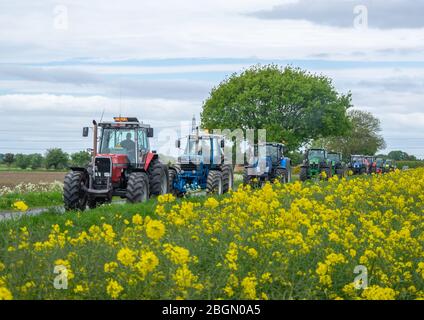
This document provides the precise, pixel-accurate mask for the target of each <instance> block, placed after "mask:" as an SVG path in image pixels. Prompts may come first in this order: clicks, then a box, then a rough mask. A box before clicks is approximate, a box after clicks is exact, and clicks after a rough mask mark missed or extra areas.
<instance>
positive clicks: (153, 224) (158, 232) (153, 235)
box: [146, 220, 165, 240]
mask: <svg viewBox="0 0 424 320" xmlns="http://www.w3.org/2000/svg"><path fill="white" fill-rule="evenodd" d="M146 234H147V236H148V237H149V238H150V239H153V240H159V239H160V238H162V237H163V235H164V234H165V225H164V224H163V223H162V222H161V221H159V220H150V221H149V222H148V223H147V225H146Z"/></svg>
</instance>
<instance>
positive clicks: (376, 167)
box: [373, 158, 384, 173]
mask: <svg viewBox="0 0 424 320" xmlns="http://www.w3.org/2000/svg"><path fill="white" fill-rule="evenodd" d="M383 167H384V159H383V158H376V159H375V161H374V163H373V172H374V173H383Z"/></svg>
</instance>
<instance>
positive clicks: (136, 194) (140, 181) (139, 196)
mask: <svg viewBox="0 0 424 320" xmlns="http://www.w3.org/2000/svg"><path fill="white" fill-rule="evenodd" d="M126 197H127V201H128V202H129V203H136V202H145V201H147V200H149V178H148V176H147V174H146V173H144V172H133V173H131V174H130V177H129V178H128V182H127V193H126Z"/></svg>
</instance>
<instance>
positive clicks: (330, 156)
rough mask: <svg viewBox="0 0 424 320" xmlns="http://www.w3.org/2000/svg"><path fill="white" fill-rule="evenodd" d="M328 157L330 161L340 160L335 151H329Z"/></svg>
mask: <svg viewBox="0 0 424 320" xmlns="http://www.w3.org/2000/svg"><path fill="white" fill-rule="evenodd" d="M328 159H329V160H330V161H332V162H333V161H334V162H338V161H340V156H339V155H338V154H337V153H329V154H328Z"/></svg>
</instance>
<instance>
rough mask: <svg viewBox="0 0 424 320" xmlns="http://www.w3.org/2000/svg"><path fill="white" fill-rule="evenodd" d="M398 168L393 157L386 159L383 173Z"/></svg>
mask: <svg viewBox="0 0 424 320" xmlns="http://www.w3.org/2000/svg"><path fill="white" fill-rule="evenodd" d="M395 170H396V164H395V162H394V161H393V160H391V159H386V160H385V161H384V165H383V173H388V172H393V171H395Z"/></svg>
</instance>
